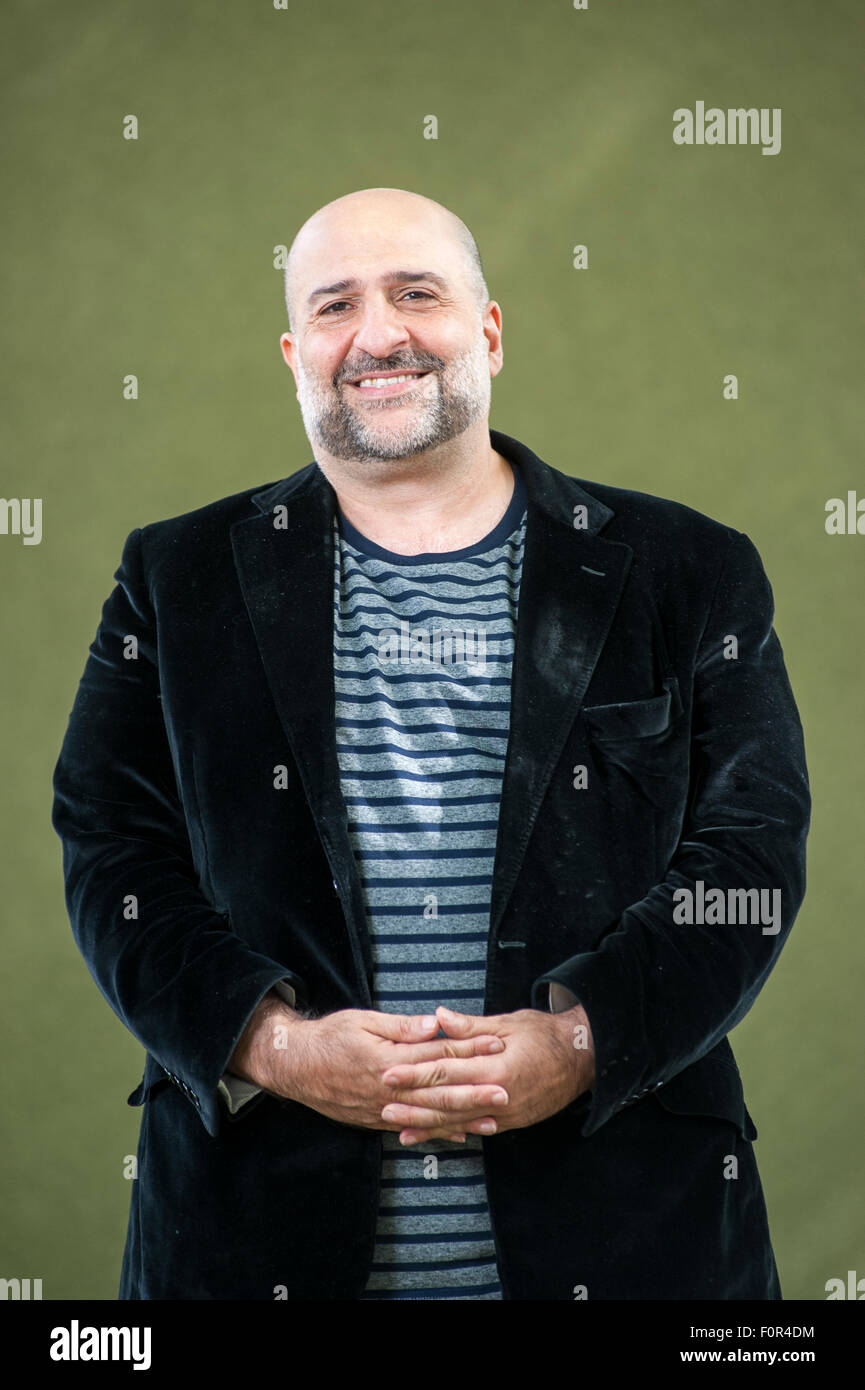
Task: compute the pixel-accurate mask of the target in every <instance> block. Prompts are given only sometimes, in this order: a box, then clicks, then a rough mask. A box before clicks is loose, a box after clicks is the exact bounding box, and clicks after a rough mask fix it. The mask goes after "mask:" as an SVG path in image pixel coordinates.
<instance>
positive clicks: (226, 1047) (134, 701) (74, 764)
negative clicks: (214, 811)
mask: <svg viewBox="0 0 865 1390" xmlns="http://www.w3.org/2000/svg"><path fill="white" fill-rule="evenodd" d="M114 578H115V579H116V580H117V585H116V587H115V589H114V591H113V592H112V594H111V595H110V597H109V598H108V599H107V601H106V603H105V604H104V606H103V609H102V619H101V622H100V624H99V627H98V630H97V633H96V637H95V638H94V640H93V642H92V643H91V645H90V655H89V657H88V660H87V663H86V666H85V668H84V674H83V676H82V678H81V682H80V684H79V687H78V691H77V694H76V697H75V702H74V705H73V708H72V711H71V714H70V716H69V722H68V726H67V729H66V734H65V737H64V740H63V744H62V747H61V751H60V756H59V759H58V761H57V764H56V767H55V769H54V803H53V811H52V824H53V826H54V829H55V830H56V831H57V833H58V835H59V836H60V839H61V841H62V845H63V873H64V880H65V891H66V904H67V908H68V912H69V919H70V922H71V925H72V931H73V934H74V936H75V940H76V942H77V945H78V947H79V950H80V951H81V953H82V955H83V957H84V959H85V961H86V963H87V966H88V969H89V970H90V973H91V974H92V976H93V978H94V980H95V981H96V983H97V985H98V986H99V988H100V990H101V991H102V993H103V995H104V996H105V998H106V999H107V1000H108V1003H109V1004H110V1005H111V1007H112V1009H113V1010H114V1012H115V1013H116V1014H117V1016H118V1017H119V1018H120V1019H121V1021H122V1022H123V1023H124V1024H125V1025H126V1027H127V1028H128V1029H129V1030H130V1032H131V1033H132V1034H133V1035H134V1036H135V1037H136V1038H137V1039H138V1041H139V1042H140V1043H142V1045H143V1046H144V1047H145V1048H146V1049H147V1051H148V1053H150V1054H151V1056H152V1057H153V1058H154V1059H155V1060H156V1061H157V1062H158V1063H159V1064H160V1065H161V1066H162V1067H163V1068H164V1069H165V1071H166V1072H167V1074H168V1076H169V1077H170V1079H171V1080H172V1081H173V1082H174V1083H175V1085H177V1086H178V1088H179V1089H180V1091H181V1092H182V1094H183V1095H185V1096H186V1097H187V1099H188V1100H189V1101H190V1103H191V1104H192V1105H193V1106H194V1107H195V1110H196V1111H197V1113H198V1115H199V1117H200V1119H201V1121H202V1123H203V1125H204V1126H205V1128H206V1130H207V1131H208V1133H209V1134H212V1135H215V1134H216V1133H217V1132H218V1130H219V1127H220V1124H221V1121H222V1119H223V1118H224V1111H222V1110H220V1101H219V1096H220V1090H219V1082H220V1079H221V1078H222V1076H223V1074H224V1073H225V1071H226V1068H227V1063H228V1061H229V1059H230V1057H231V1054H232V1052H233V1051H234V1048H235V1045H236V1043H237V1041H238V1039H239V1037H240V1035H241V1033H242V1032H243V1029H244V1027H245V1025H246V1023H247V1022H248V1020H249V1018H250V1016H251V1014H252V1013H253V1011H254V1009H255V1007H256V1005H257V1004H258V1003H259V1001H260V1000H261V999H262V998H263V997H264V995H265V994H267V992H268V990H270V989H271V988H272V987H274V986H276V985H277V983H278V982H280V981H284V982H285V983H286V984H287V985H288V986H290V987H291V988H292V990H293V991H294V993H295V995H296V996H297V997H298V999H299V1001H300V1003H301V1004H305V1003H306V1002H307V998H306V987H305V985H304V982H303V980H302V979H301V977H300V976H298V975H295V974H293V973H292V972H291V970H289V969H287V968H286V966H285V963H284V962H282V961H278V960H274V959H271V958H270V957H268V956H266V955H262V954H260V953H259V952H257V951H254V950H252V949H251V948H250V947H249V946H248V945H247V944H245V943H244V942H243V941H242V940H241V939H240V938H239V937H238V936H237V935H236V934H235V932H234V931H232V929H231V924H230V922H229V919H228V916H227V914H224V913H221V912H218V911H217V910H216V909H215V908H214V907H213V905H212V904H211V903H210V902H209V901H208V900H207V898H206V897H205V896H204V894H203V893H202V891H201V889H200V887H199V884H198V877H197V874H196V872H195V868H194V865H193V860H192V852H191V848H190V841H189V835H188V831H187V826H186V820H185V816H184V811H183V806H182V803H181V800H180V796H179V794H178V788H177V781H176V777H175V773H174V767H173V763H172V758H171V750H170V747H169V742H168V736H167V731H166V727H165V721H164V719H163V717H162V707H161V696H160V681H159V669H158V659H157V645H156V622H155V615H154V612H153V609H152V606H151V604H150V601H149V598H148V592H147V583H146V579H145V575H144V572H143V566H142V558H141V532H140V529H138V530H135V531H133V532H131V534H130V535H129V536H128V537H127V540H126V543H125V545H124V549H123V555H122V559H121V562H120V566H119V568H118V569H117V570H116V572H115V575H114ZM130 637H134V638H135V639H136V640H137V655H136V656H135V657H134V658H133V657H132V656H131V655H127V653H131V652H132V651H133V650H134V644H132V643H130V642H129V640H128V639H129V638H130ZM223 1094H224V1093H223Z"/></svg>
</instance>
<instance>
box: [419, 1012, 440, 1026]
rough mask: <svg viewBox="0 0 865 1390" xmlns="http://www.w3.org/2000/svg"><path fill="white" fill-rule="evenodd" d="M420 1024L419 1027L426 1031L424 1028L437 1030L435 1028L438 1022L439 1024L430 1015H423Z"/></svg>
mask: <svg viewBox="0 0 865 1390" xmlns="http://www.w3.org/2000/svg"><path fill="white" fill-rule="evenodd" d="M420 1022H421V1027H422V1028H424V1029H426V1028H437V1027H438V1022H439V1021H438V1019H437V1018H433V1017H432V1015H431V1014H425V1015H424V1017H423V1018H422V1019H421V1021H420Z"/></svg>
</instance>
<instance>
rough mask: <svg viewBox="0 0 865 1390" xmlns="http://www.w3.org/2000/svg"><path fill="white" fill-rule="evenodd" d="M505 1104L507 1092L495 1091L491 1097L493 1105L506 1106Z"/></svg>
mask: <svg viewBox="0 0 865 1390" xmlns="http://www.w3.org/2000/svg"><path fill="white" fill-rule="evenodd" d="M507 1103H508V1093H507V1091H497V1092H496V1094H495V1095H494V1096H493V1105H507Z"/></svg>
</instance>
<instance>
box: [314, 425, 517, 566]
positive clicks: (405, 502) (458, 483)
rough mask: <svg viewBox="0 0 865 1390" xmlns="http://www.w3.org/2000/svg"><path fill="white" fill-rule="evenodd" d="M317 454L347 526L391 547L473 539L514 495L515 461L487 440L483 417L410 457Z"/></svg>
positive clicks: (432, 548)
mask: <svg viewBox="0 0 865 1390" xmlns="http://www.w3.org/2000/svg"><path fill="white" fill-rule="evenodd" d="M316 462H317V463H318V466H319V467H320V468H321V471H322V472H323V473H324V475H325V477H326V478H327V480H328V482H329V483H330V484H331V486H332V488H333V490H334V492H335V493H336V496H337V500H338V502H339V506H340V508H341V510H342V512H343V515H344V516H345V517H346V518H347V519H348V520H349V521H350V522H351V524H352V526H354V527H355V528H356V529H357V530H358V531H360V533H361V535H363V536H366V537H367V539H368V540H371V541H372V542H373V543H374V544H375V545H380V546H381V547H382V548H383V549H384V550H392V551H393V552H394V553H395V554H397V555H422V554H437V553H441V552H445V551H449V550H462V549H463V548H464V547H466V546H469V545H474V544H475V543H476V542H477V541H479V540H482V539H483V538H484V536H486V535H488V534H489V532H490V531H492V530H493V528H494V527H495V526H496V525H497V523H498V522H499V521H501V519H502V517H503V516H504V514H505V512H506V511H507V509H508V504H509V502H510V500H511V497H512V495H513V488H514V475H513V469H512V468H511V465H510V464H509V463H508V460H507V459H506V458H504V457H503V456H502V455H501V454H498V453H496V451H495V449H493V447H492V445H491V444H490V436H489V422H488V421H487V420H486V419H483V420H479V421H477V422H476V423H475V424H474V425H472V426H471V427H470V428H469V429H467V430H465V431H464V432H463V433H462V434H461V435H459V436H458V437H457V438H456V439H450V440H448V441H447V443H446V444H441V445H439V446H438V447H437V448H435V449H430V450H428V451H426V452H424V453H422V454H415V455H413V456H412V457H410V458H405V459H390V460H379V459H369V460H366V459H337V458H334V457H332V456H328V455H327V454H322V453H317V454H316Z"/></svg>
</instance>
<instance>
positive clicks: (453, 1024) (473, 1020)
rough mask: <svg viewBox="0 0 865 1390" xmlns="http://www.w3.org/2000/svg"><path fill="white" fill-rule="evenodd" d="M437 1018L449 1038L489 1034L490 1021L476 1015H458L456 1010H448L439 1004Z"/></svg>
mask: <svg viewBox="0 0 865 1390" xmlns="http://www.w3.org/2000/svg"><path fill="white" fill-rule="evenodd" d="M436 1018H437V1019H438V1021H439V1023H440V1024H441V1026H442V1028H443V1029H444V1031H445V1032H446V1033H447V1035H448V1037H451V1038H470V1037H472V1036H473V1035H477V1034H478V1033H489V1032H490V1031H491V1030H490V1027H489V1019H488V1018H484V1017H483V1016H480V1017H478V1016H477V1015H476V1014H458V1013H457V1012H456V1010H455V1009H446V1008H445V1007H444V1005H443V1004H439V1006H438V1008H437V1009H436Z"/></svg>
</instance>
